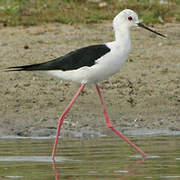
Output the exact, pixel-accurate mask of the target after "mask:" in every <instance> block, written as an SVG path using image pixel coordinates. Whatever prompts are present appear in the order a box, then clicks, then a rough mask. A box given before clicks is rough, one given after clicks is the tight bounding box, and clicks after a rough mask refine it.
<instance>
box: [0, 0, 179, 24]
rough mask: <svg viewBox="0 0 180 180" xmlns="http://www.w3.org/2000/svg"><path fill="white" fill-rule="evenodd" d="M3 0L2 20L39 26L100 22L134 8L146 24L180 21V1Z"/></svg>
mask: <svg viewBox="0 0 180 180" xmlns="http://www.w3.org/2000/svg"><path fill="white" fill-rule="evenodd" d="M161 2H163V3H160V0H102V1H99V2H95V1H92V0H13V1H12V0H0V23H4V24H6V25H11V26H15V25H36V24H40V23H45V22H60V23H65V24H77V23H84V24H89V23H99V22H101V21H102V20H108V19H112V18H113V17H114V16H115V15H116V14H117V13H118V12H119V11H121V10H122V9H125V8H130V9H133V10H135V11H136V12H138V14H139V15H140V18H141V19H142V20H143V22H144V23H146V24H154V23H164V22H172V21H173V22H174V21H180V0H163V1H161Z"/></svg>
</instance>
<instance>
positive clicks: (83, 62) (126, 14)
mask: <svg viewBox="0 0 180 180" xmlns="http://www.w3.org/2000/svg"><path fill="white" fill-rule="evenodd" d="M132 27H142V28H145V29H147V30H149V31H151V32H153V33H155V34H158V35H160V36H162V37H165V36H164V35H163V34H161V33H158V32H156V31H154V30H152V29H150V28H148V27H146V26H145V25H143V24H142V23H140V22H139V20H138V16H137V14H136V13H135V12H134V11H132V10H130V9H125V10H123V11H121V12H120V13H119V14H118V15H117V16H116V17H115V18H114V20H113V28H114V33H115V41H113V42H107V43H105V44H100V45H93V46H87V47H83V48H81V49H77V50H75V51H72V52H70V53H68V54H66V55H65V56H61V57H59V58H56V59H54V60H51V61H48V62H44V63H40V64H32V65H25V66H17V67H9V68H7V69H8V71H48V72H49V73H50V74H52V75H55V76H57V77H58V78H60V79H63V80H70V81H75V82H79V83H81V87H80V88H79V90H78V92H77V93H76V94H75V96H74V97H73V99H72V100H71V102H70V103H69V105H68V106H67V107H66V109H65V111H64V112H63V114H62V115H61V117H60V118H59V123H58V127H57V134H56V139H55V143H54V148H53V152H52V159H54V157H55V154H56V149H57V144H58V138H59V133H60V128H61V125H62V123H63V120H64V118H65V116H66V114H67V113H68V111H69V110H70V108H71V106H72V105H73V103H74V102H75V101H76V99H77V98H78V96H79V94H80V92H81V91H82V90H83V89H84V87H85V85H86V84H95V86H96V89H97V92H98V95H99V97H100V101H101V105H102V110H103V113H104V118H105V120H106V126H107V127H108V128H110V129H111V130H112V131H113V132H114V133H116V134H117V135H118V136H120V137H121V138H122V139H123V140H124V141H126V142H127V143H129V144H130V145H131V146H132V147H134V148H135V149H136V150H137V151H138V152H140V153H141V154H142V156H144V157H145V156H146V154H145V153H144V152H143V151H142V150H141V149H140V148H138V147H137V146H136V145H135V144H134V143H133V142H131V141H130V140H129V139H128V138H126V137H125V136H124V135H123V134H122V133H120V132H119V131H117V130H116V129H115V128H114V127H113V125H112V124H111V122H110V119H109V116H108V113H107V111H106V109H105V106H104V101H103V98H102V95H101V92H100V88H99V86H98V84H97V83H98V82H99V81H101V80H104V79H106V78H108V77H109V76H112V75H113V74H115V73H117V72H119V71H120V69H121V67H122V65H123V64H124V62H125V61H126V59H127V57H128V54H129V52H130V47H131V40H130V29H131V28H132Z"/></svg>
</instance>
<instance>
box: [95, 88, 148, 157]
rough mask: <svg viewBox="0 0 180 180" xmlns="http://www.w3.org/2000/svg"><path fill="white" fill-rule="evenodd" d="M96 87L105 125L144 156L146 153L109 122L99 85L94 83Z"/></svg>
mask: <svg viewBox="0 0 180 180" xmlns="http://www.w3.org/2000/svg"><path fill="white" fill-rule="evenodd" d="M96 89H97V91H98V95H99V97H100V101H101V105H102V109H103V112H104V118H105V120H106V126H107V127H108V128H109V129H111V130H112V131H113V132H114V133H116V134H117V135H118V136H120V137H121V138H122V139H123V140H124V141H126V142H127V143H128V144H130V145H131V146H132V147H133V148H135V149H136V150H137V151H138V152H140V153H141V154H142V155H143V156H144V157H146V154H145V153H144V152H143V151H142V150H141V149H140V148H138V147H137V146H136V145H135V144H134V143H133V142H131V141H130V140H129V139H128V138H127V137H126V136H124V135H123V134H121V133H120V132H119V131H118V130H116V129H115V128H114V127H113V125H112V124H111V121H110V119H109V116H108V113H107V111H106V108H105V105H104V101H103V97H102V95H101V91H100V88H99V86H98V85H97V84H96Z"/></svg>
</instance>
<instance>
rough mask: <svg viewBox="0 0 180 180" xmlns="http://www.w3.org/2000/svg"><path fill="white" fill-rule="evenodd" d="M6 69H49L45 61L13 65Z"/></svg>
mask: <svg viewBox="0 0 180 180" xmlns="http://www.w3.org/2000/svg"><path fill="white" fill-rule="evenodd" d="M5 70H6V71H45V70H49V68H48V66H47V64H46V63H40V64H31V65H24V66H13V67H8V68H6V69H5Z"/></svg>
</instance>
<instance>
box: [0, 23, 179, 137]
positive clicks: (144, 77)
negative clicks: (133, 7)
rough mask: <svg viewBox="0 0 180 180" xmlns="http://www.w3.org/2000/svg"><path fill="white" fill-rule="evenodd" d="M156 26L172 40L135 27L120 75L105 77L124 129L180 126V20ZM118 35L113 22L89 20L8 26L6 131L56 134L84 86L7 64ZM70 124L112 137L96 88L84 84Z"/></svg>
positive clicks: (4, 46)
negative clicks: (73, 23) (11, 69)
mask: <svg viewBox="0 0 180 180" xmlns="http://www.w3.org/2000/svg"><path fill="white" fill-rule="evenodd" d="M154 28H155V29H156V30H158V31H160V32H162V33H164V34H167V35H168V38H167V39H165V38H161V37H157V36H156V35H153V34H152V33H150V32H148V31H145V30H143V29H134V30H133V31H132V51H131V54H130V56H129V59H128V61H127V63H126V64H125V65H124V67H123V69H122V70H121V72H120V73H118V74H116V75H115V76H113V77H111V78H109V79H108V80H106V81H103V82H101V83H100V86H101V88H102V93H103V96H104V100H105V103H106V107H107V110H108V112H109V115H110V118H111V120H112V123H113V124H114V125H115V126H116V127H117V128H118V129H119V130H121V131H125V130H136V129H145V130H146V129H147V130H149V129H158V130H164V129H168V130H172V131H176V130H180V31H179V29H180V24H166V25H161V26H160V25H158V26H155V27H154ZM113 38H114V37H113V32H112V27H111V22H105V23H103V24H99V25H88V26H84V25H77V26H69V25H61V24H44V25H41V26H36V27H2V26H1V27H0V60H1V63H0V69H2V70H1V71H0V134H1V135H20V136H49V135H54V134H55V132H56V126H57V123H58V117H59V116H60V114H61V113H62V111H63V110H64V108H65V107H66V105H67V104H68V102H69V101H70V100H71V98H72V96H73V95H74V94H75V92H76V91H77V89H78V88H79V84H76V83H71V82H63V81H61V80H58V79H55V78H54V77H51V76H48V75H47V74H45V73H38V72H4V71H3V69H4V68H6V67H8V66H16V65H24V64H32V63H38V62H44V61H47V60H50V59H53V58H55V57H59V56H61V55H64V54H65V53H67V52H69V51H71V50H74V49H76V48H78V47H82V46H86V45H89V44H97V43H102V42H107V41H112V40H113ZM63 129H64V130H66V131H67V132H69V131H76V132H84V133H85V134H86V133H87V132H90V134H93V133H94V134H96V133H97V134H98V133H101V134H107V135H111V133H110V131H109V130H108V129H107V128H106V126H105V123H104V119H103V115H102V112H101V107H100V102H99V99H98V96H97V92H96V89H95V87H94V86H89V87H86V88H85V90H84V92H83V93H82V94H81V96H80V97H79V99H78V100H77V103H76V104H75V105H74V106H73V108H72V109H71V111H70V112H69V114H68V116H67V118H66V119H65V121H64V124H63ZM66 131H64V132H66ZM67 135H69V134H68V133H67Z"/></svg>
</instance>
